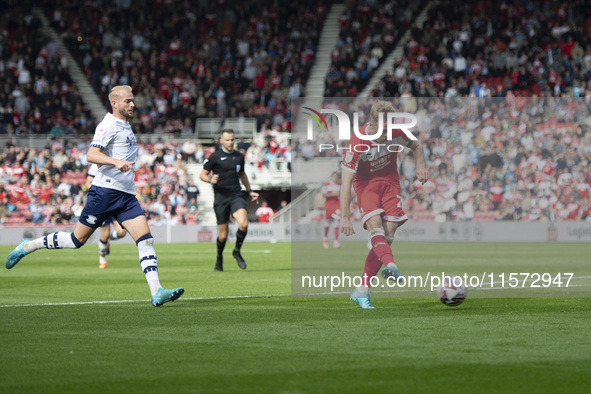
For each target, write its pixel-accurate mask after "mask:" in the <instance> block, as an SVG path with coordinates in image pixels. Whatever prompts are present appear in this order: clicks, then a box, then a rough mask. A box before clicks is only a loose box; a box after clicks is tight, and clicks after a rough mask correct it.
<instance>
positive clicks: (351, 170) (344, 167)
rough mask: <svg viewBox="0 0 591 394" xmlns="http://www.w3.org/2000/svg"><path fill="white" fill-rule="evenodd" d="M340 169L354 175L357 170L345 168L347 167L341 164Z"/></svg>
mask: <svg viewBox="0 0 591 394" xmlns="http://www.w3.org/2000/svg"><path fill="white" fill-rule="evenodd" d="M341 167H343V170H346V171H349V172H352V173H353V174H355V173H356V172H357V170H354V169H352V168H349V167H347V166H346V165H344V164H341Z"/></svg>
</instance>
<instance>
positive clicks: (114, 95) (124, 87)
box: [109, 85, 133, 101]
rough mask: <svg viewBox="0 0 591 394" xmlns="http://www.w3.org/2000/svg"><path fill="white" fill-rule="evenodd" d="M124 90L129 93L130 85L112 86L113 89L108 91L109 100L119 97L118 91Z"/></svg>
mask: <svg viewBox="0 0 591 394" xmlns="http://www.w3.org/2000/svg"><path fill="white" fill-rule="evenodd" d="M122 90H125V91H128V92H130V93H131V91H132V90H133V89H132V87H131V86H128V85H117V86H113V89H111V93H109V101H113V100H115V99H117V98H118V97H119V92H120V91H122Z"/></svg>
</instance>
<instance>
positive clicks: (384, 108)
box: [369, 100, 395, 123]
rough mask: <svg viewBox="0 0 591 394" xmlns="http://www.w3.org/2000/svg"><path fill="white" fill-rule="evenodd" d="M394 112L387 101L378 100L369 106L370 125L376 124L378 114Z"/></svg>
mask: <svg viewBox="0 0 591 394" xmlns="http://www.w3.org/2000/svg"><path fill="white" fill-rule="evenodd" d="M387 112H395V110H394V107H393V106H392V104H390V103H389V102H387V101H383V100H378V101H376V102H375V103H374V105H372V106H371V112H370V114H369V120H370V122H372V123H378V120H379V116H380V113H383V114H385V113H387Z"/></svg>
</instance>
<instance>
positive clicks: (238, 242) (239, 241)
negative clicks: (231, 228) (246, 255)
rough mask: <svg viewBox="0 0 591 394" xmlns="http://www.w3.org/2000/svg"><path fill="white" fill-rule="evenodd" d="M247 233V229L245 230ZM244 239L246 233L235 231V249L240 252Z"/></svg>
mask: <svg viewBox="0 0 591 394" xmlns="http://www.w3.org/2000/svg"><path fill="white" fill-rule="evenodd" d="M247 231H248V229H247ZM244 238H246V231H242V230H240V229H239V230H238V231H236V248H235V249H234V250H236V249H238V250H240V248H242V243H243V242H244Z"/></svg>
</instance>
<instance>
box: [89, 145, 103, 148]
mask: <svg viewBox="0 0 591 394" xmlns="http://www.w3.org/2000/svg"><path fill="white" fill-rule="evenodd" d="M90 146H94V147H95V148H101V149H105V147H104V146H102V145H99V144H90Z"/></svg>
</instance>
